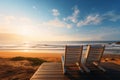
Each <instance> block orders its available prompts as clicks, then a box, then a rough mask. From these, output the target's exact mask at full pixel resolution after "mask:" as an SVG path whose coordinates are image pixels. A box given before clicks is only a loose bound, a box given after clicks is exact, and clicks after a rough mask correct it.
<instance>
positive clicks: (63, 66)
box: [61, 56, 66, 74]
mask: <svg viewBox="0 0 120 80" xmlns="http://www.w3.org/2000/svg"><path fill="white" fill-rule="evenodd" d="M61 61H62V68H63V74H65V73H66V69H65V59H64V56H61Z"/></svg>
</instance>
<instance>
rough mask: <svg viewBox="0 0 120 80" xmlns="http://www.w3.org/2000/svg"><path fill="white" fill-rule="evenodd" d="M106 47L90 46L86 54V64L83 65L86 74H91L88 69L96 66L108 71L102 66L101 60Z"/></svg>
mask: <svg viewBox="0 0 120 80" xmlns="http://www.w3.org/2000/svg"><path fill="white" fill-rule="evenodd" d="M104 49H105V46H102V45H88V47H87V51H86V54H85V56H84V58H85V62H84V63H82V67H83V68H84V70H85V71H86V72H90V70H89V69H88V67H90V65H94V66H96V67H98V68H99V69H100V70H102V71H104V72H105V71H106V70H105V69H104V68H102V67H101V66H100V62H101V58H102V55H103V53H104Z"/></svg>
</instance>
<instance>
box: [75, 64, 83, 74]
mask: <svg viewBox="0 0 120 80" xmlns="http://www.w3.org/2000/svg"><path fill="white" fill-rule="evenodd" d="M76 65H77V66H78V68H79V70H80V71H81V72H83V70H82V68H81V67H80V64H79V63H78V62H77V63H76Z"/></svg>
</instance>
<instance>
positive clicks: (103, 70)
mask: <svg viewBox="0 0 120 80" xmlns="http://www.w3.org/2000/svg"><path fill="white" fill-rule="evenodd" d="M93 64H94V65H95V66H97V67H98V68H99V69H100V70H102V71H103V72H106V70H105V69H104V68H102V67H101V66H100V65H99V64H97V63H96V62H93Z"/></svg>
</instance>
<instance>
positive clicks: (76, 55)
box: [61, 46, 83, 74]
mask: <svg viewBox="0 0 120 80" xmlns="http://www.w3.org/2000/svg"><path fill="white" fill-rule="evenodd" d="M82 50H83V46H66V47H65V55H64V56H62V57H61V59H62V66H63V73H64V74H65V73H66V71H67V70H66V67H71V66H77V67H78V69H79V70H80V71H81V72H82V69H81V68H80V63H81V56H82Z"/></svg>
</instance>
